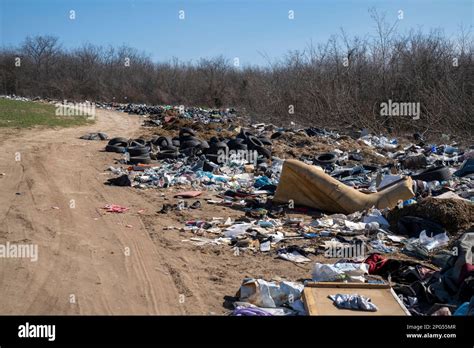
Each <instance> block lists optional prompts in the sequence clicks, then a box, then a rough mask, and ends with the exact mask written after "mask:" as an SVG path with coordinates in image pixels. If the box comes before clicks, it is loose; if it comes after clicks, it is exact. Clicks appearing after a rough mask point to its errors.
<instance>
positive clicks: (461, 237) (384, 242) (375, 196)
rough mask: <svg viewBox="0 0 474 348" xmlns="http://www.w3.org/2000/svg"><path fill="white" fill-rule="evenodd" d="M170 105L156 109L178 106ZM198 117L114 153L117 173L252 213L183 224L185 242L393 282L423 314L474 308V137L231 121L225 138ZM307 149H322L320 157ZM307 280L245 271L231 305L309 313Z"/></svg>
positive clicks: (322, 272) (356, 297)
mask: <svg viewBox="0 0 474 348" xmlns="http://www.w3.org/2000/svg"><path fill="white" fill-rule="evenodd" d="M169 110H170V109H168V110H164V111H161V114H160V115H161V116H160V117H159V118H157V119H159V120H160V122H162V121H164V118H166V117H174V116H170V114H169V113H168V112H169ZM190 110H193V109H190ZM145 111H147V112H148V113H151V112H150V111H152V110H145ZM155 111H158V110H155ZM174 111H176V110H173V112H174ZM167 113H168V114H167ZM156 115H158V113H156ZM193 115H196V113H195V114H193ZM193 117H194V116H193ZM207 121H209V120H208V119H206V120H204V121H203V120H201V119H200V118H199V117H197V118H195V119H194V121H193V122H194V123H192V124H195V125H197V124H202V123H205V122H207ZM160 124H161V126H160V127H162V125H163V124H162V123H160ZM160 127H159V128H160ZM196 128H197V127H181V128H179V130H171V131H169V130H168V131H167V133H162V134H161V135H156V136H153V137H149V138H146V139H145V138H143V139H142V138H141V139H125V138H112V139H111V140H110V141H109V142H108V144H107V146H106V151H111V152H117V153H120V154H121V155H120V158H118V159H117V165H115V166H111V167H110V168H109V169H110V171H111V172H112V173H113V174H114V177H113V178H111V179H109V180H108V183H109V184H111V185H118V186H133V187H136V188H141V189H166V188H170V187H175V188H178V189H179V188H185V189H188V190H189V189H192V190H193V191H185V192H181V194H182V195H181V198H184V199H186V198H194V197H197V196H199V195H200V194H201V193H202V192H204V191H209V192H213V193H214V196H213V197H212V198H206V199H204V201H205V204H206V205H216V204H217V205H223V206H232V207H238V208H239V210H241V211H242V212H243V216H241V217H240V218H238V219H235V220H232V219H230V218H223V217H219V216H216V217H214V218H212V219H210V220H190V221H186V222H185V224H184V225H183V226H181V227H173V228H175V229H177V230H180V231H181V232H184V233H189V238H186V239H184V240H183V243H192V244H194V245H197V246H200V247H224V248H229V249H230V250H231V251H232V252H233V253H234V254H240V253H247V254H249V255H252V254H256V253H262V254H266V255H268V256H269V257H274V258H278V259H282V260H285V261H287V262H291V263H294V264H311V263H313V264H314V267H313V272H312V275H311V278H309V279H308V281H309V282H360V283H368V282H373V283H383V284H389V285H390V286H391V288H392V289H393V290H394V291H395V293H396V294H397V295H398V296H399V297H400V302H401V303H403V305H404V306H405V309H406V312H407V313H411V314H413V315H447V314H455V315H458V314H466V313H472V312H473V308H472V307H473V306H474V300H471V298H472V293H473V287H474V282H473V280H472V279H474V277H473V276H474V274H473V269H472V251H470V250H471V249H472V247H473V242H474V237H473V236H474V234H473V232H472V231H473V230H472V228H473V224H474V206H473V201H474V181H473V177H474V176H473V175H474V148H473V147H472V146H471V147H466V146H461V145H460V144H456V143H453V142H451V143H450V144H442V145H436V144H429V143H427V142H425V141H424V140H423V138H422V136H420V135H419V134H415V135H414V136H413V139H411V140H410V139H393V138H392V139H390V138H387V137H384V136H376V135H373V134H368V133H367V132H360V134H358V135H356V136H353V135H352V136H348V135H341V134H339V133H338V132H335V131H330V130H325V129H318V128H305V129H285V128H279V127H276V126H274V125H266V124H257V125H252V126H251V127H250V128H248V129H245V128H242V127H230V128H229V129H230V130H231V131H229V132H227V133H222V134H221V135H220V136H219V135H212V136H209V133H208V132H206V131H205V130H202V128H201V129H200V130H197V129H196ZM170 132H171V133H170ZM173 132H174V133H173ZM229 134H232V135H229ZM322 145H324V146H322ZM308 148H311V149H315V148H317V149H320V151H318V152H313V153H312V155H310V153H308V151H307V149H308ZM300 150H301V151H300ZM277 154H278V156H277ZM282 154H283V155H287V157H286V156H282ZM288 158H290V159H288ZM203 208H205V206H204V205H202V203H201V201H195V202H193V203H189V204H188V203H187V202H186V201H184V204H183V201H181V202H179V203H178V204H176V205H171V204H168V205H166V204H165V205H164V206H163V208H162V209H161V210H160V211H159V212H158V214H159V213H167V212H169V211H170V210H173V209H175V210H185V209H203ZM293 214H299V215H304V216H305V217H304V218H301V217H294V216H292V215H293ZM318 214H319V217H314V216H317V215H318ZM311 216H313V217H311ZM321 258H323V260H327V262H322V259H321ZM305 284H306V282H301V281H297V282H294V281H276V282H273V281H267V280H263V279H245V280H244V282H243V284H242V286H241V288H240V291H239V293H238V295H237V296H236V299H237V300H236V301H235V302H234V304H233V306H234V309H233V310H232V314H233V315H295V314H305V313H307V311H306V309H305V303H304V301H303V300H302V299H301V298H300V297H301V292H302V290H303V288H304V287H305ZM330 299H331V301H333V303H334V306H335V307H337V308H343V309H344V308H345V309H347V308H350V310H366V311H373V312H377V311H380V310H382V309H381V308H379V307H380V306H377V303H372V302H370V299H368V298H367V297H364V296H362V295H360V294H357V293H352V294H344V293H334V294H331V297H330ZM469 302H470V304H469ZM466 303H467V304H466Z"/></svg>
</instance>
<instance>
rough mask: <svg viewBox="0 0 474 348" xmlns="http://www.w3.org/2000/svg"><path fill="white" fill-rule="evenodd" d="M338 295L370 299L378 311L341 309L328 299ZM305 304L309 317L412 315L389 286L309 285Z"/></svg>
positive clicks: (327, 283) (333, 283)
mask: <svg viewBox="0 0 474 348" xmlns="http://www.w3.org/2000/svg"><path fill="white" fill-rule="evenodd" d="M336 294H359V295H363V296H365V297H368V298H370V299H371V300H372V302H373V303H374V304H375V305H376V306H377V308H378V311H376V312H366V311H358V310H351V309H339V308H337V307H336V306H335V305H334V304H333V301H332V300H331V299H330V298H329V297H328V296H329V295H336ZM303 302H304V305H305V308H306V312H307V313H308V314H309V315H375V316H377V315H403V316H405V315H410V312H408V310H407V309H406V308H405V306H404V305H403V303H402V302H401V301H400V299H399V298H398V296H397V295H396V294H395V292H394V291H393V290H392V288H391V287H390V285H388V284H368V283H335V282H324V283H323V282H319V283H307V284H306V286H305V288H304V290H303Z"/></svg>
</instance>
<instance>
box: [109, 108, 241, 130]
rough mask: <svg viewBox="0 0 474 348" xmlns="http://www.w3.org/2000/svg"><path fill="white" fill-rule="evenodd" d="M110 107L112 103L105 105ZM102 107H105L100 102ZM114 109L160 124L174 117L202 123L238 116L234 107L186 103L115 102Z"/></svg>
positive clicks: (224, 121)
mask: <svg viewBox="0 0 474 348" xmlns="http://www.w3.org/2000/svg"><path fill="white" fill-rule="evenodd" d="M105 106H106V107H108V106H109V107H110V106H112V105H105ZM100 107H104V105H103V104H100ZM113 107H114V109H115V110H117V111H121V112H126V113H128V114H133V115H141V116H148V119H147V120H146V125H149V126H160V125H162V124H165V123H169V122H171V121H173V120H174V119H177V118H179V119H184V120H189V121H193V122H199V123H201V124H209V123H226V122H230V121H232V120H233V119H235V118H236V110H235V109H233V108H224V109H206V108H200V107H185V106H184V105H180V106H173V105H147V104H131V103H130V104H114V105H113Z"/></svg>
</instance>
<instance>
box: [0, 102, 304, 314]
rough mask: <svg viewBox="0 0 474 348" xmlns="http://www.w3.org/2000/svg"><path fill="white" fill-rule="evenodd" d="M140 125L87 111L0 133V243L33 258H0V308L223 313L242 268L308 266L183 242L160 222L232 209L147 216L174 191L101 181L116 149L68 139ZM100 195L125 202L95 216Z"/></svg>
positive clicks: (246, 271)
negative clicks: (51, 124)
mask: <svg viewBox="0 0 474 348" xmlns="http://www.w3.org/2000/svg"><path fill="white" fill-rule="evenodd" d="M140 124H141V119H140V117H138V116H129V115H126V114H123V113H117V112H112V111H103V110H97V122H96V124H94V125H91V126H84V127H77V128H65V129H57V130H53V129H35V130H21V131H17V130H15V131H13V130H0V135H1V139H2V140H0V148H1V149H2V151H0V173H4V175H2V176H0V244H6V243H7V242H9V243H20V244H33V245H38V260H37V261H36V262H32V261H31V260H30V259H22V258H1V259H0V265H1V266H0V283H1V284H2V286H1V289H2V291H1V296H0V314H213V313H216V314H223V313H225V308H224V307H223V306H222V304H223V302H224V296H226V295H234V294H235V291H236V290H237V289H238V287H239V285H240V283H241V280H242V278H244V277H245V276H251V277H264V278H266V279H271V278H272V277H275V276H281V277H286V278H287V279H295V280H296V279H298V278H300V277H303V276H307V275H309V274H310V266H309V265H308V266H304V267H300V266H296V265H293V264H291V263H288V262H286V261H282V260H275V259H274V258H272V257H268V256H267V255H249V254H246V255H238V256H236V255H234V254H233V253H232V251H231V250H230V248H229V247H228V246H213V247H211V246H204V247H197V246H193V245H192V244H190V243H186V242H183V240H184V239H187V238H189V237H190V236H189V234H188V235H184V232H179V231H177V230H172V231H171V230H166V229H165V228H164V227H166V226H177V225H181V226H182V222H184V221H185V220H186V219H192V218H201V219H205V218H210V217H212V216H225V217H228V216H231V217H237V216H241V215H242V212H241V211H236V210H232V209H230V208H226V207H216V206H212V207H211V206H206V205H205V206H204V207H203V209H202V210H196V211H192V212H191V211H188V212H179V213H174V212H173V213H170V214H167V215H163V214H156V211H157V210H159V209H160V208H161V206H162V204H163V202H164V200H167V201H168V202H172V198H168V197H172V194H173V190H168V191H166V192H165V193H163V191H161V192H160V191H159V190H147V191H141V190H138V189H134V188H124V187H111V186H107V185H104V182H105V181H106V179H107V178H108V177H109V176H108V175H110V174H107V172H106V169H107V168H108V166H110V165H111V164H113V163H114V159H117V158H119V157H120V156H119V155H118V154H111V153H106V152H103V148H104V142H100V141H85V140H81V139H78V137H79V136H81V135H83V134H85V133H87V132H91V131H103V132H106V133H107V134H109V136H111V137H113V136H129V137H132V136H135V135H138V134H139V132H140ZM18 156H19V157H18ZM16 159H19V160H18V161H17V160H16ZM107 203H114V204H120V205H125V206H127V207H129V208H130V211H128V212H126V213H124V214H114V213H105V212H104V210H102V209H101V207H103V206H104V205H105V204H107Z"/></svg>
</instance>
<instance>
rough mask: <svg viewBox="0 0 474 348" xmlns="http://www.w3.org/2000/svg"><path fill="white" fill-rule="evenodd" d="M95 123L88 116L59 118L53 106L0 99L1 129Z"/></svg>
mask: <svg viewBox="0 0 474 348" xmlns="http://www.w3.org/2000/svg"><path fill="white" fill-rule="evenodd" d="M93 122H94V121H93V120H91V119H88V117H87V116H57V115H56V106H54V105H51V104H43V103H36V102H29V101H19V100H9V99H0V128H1V127H12V128H30V127H35V126H44V127H72V126H82V125H86V124H91V123H93Z"/></svg>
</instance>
